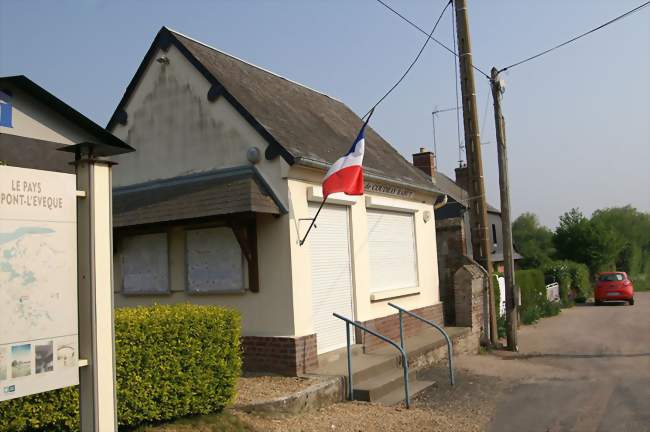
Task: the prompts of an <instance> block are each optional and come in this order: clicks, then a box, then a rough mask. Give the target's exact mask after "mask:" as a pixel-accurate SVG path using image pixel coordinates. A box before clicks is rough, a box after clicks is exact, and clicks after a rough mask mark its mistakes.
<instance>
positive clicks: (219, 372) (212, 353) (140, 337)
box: [0, 304, 241, 431]
mask: <svg viewBox="0 0 650 432" xmlns="http://www.w3.org/2000/svg"><path fill="white" fill-rule="evenodd" d="M239 337H240V318H239V315H238V314H237V312H235V311H231V310H228V309H224V308H220V307H216V306H197V305H189V304H181V305H174V306H152V307H138V308H127V309H117V310H116V311H115V354H116V368H117V371H116V372H117V401H118V404H117V405H118V406H117V408H118V420H119V424H120V425H122V426H133V425H137V424H141V423H144V422H149V421H161V420H170V419H173V418H178V417H182V416H186V415H194V414H207V413H212V412H219V411H221V410H222V409H223V408H224V407H225V406H227V405H228V404H229V403H231V402H232V400H233V398H234V396H235V384H236V381H237V377H238V376H239V375H240V372H241V357H240V347H239ZM78 413H79V411H78V396H77V392H76V389H72V388H68V389H62V390H57V391H53V392H48V393H42V394H39V395H34V396H30V397H26V398H20V399H15V400H12V401H8V402H2V403H0V430H10V431H26V430H48V431H51V430H52V431H57V430H75V429H76V428H77V424H78Z"/></svg>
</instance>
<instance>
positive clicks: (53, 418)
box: [0, 387, 79, 432]
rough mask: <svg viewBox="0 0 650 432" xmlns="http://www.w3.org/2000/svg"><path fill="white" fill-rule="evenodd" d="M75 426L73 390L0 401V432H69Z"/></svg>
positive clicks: (76, 398)
mask: <svg viewBox="0 0 650 432" xmlns="http://www.w3.org/2000/svg"><path fill="white" fill-rule="evenodd" d="M78 424H79V393H78V391H77V388H76V387H67V388H63V389H59V390H54V391H50V392H45V393H39V394H35V395H31V396H25V397H22V398H20V399H13V400H10V401H6V402H0V431H12V432H13V431H40V430H44V431H45V430H46V431H52V432H59V431H71V430H77V427H78Z"/></svg>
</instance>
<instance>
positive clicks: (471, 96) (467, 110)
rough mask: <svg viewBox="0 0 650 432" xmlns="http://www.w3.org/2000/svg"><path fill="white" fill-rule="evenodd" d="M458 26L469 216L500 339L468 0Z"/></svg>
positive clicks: (494, 337) (458, 0)
mask: <svg viewBox="0 0 650 432" xmlns="http://www.w3.org/2000/svg"><path fill="white" fill-rule="evenodd" d="M454 6H455V12H456V28H457V34H458V59H459V68H460V88H461V93H462V96H463V123H464V127H465V153H466V158H467V168H468V173H469V182H468V183H469V185H468V189H469V191H468V192H469V195H470V197H469V202H468V207H469V212H470V214H469V220H470V229H471V237H472V253H473V255H474V260H476V261H478V262H479V263H480V264H481V265H482V266H483V267H484V268H485V270H487V274H488V301H489V309H488V310H489V311H490V341H491V342H492V344H493V345H496V344H497V342H498V333H497V319H496V307H495V304H494V280H493V277H492V257H491V252H492V251H491V248H490V241H489V238H490V237H489V234H488V219H487V203H486V201H485V184H484V181H483V161H482V158H481V137H480V128H479V122H478V110H477V106H476V88H475V85H474V70H473V65H472V47H471V43H470V35H469V20H468V17H467V2H466V0H454Z"/></svg>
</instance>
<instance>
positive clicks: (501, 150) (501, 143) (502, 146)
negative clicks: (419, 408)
mask: <svg viewBox="0 0 650 432" xmlns="http://www.w3.org/2000/svg"><path fill="white" fill-rule="evenodd" d="M491 75H492V76H491V79H490V81H491V87H492V99H493V100H494V124H495V125H496V134H497V153H498V157H499V191H500V194H501V222H502V223H501V229H502V233H503V261H504V273H505V279H506V290H505V291H506V320H507V326H506V336H507V338H508V349H509V350H510V351H518V350H519V348H518V346H517V313H518V311H517V309H518V308H517V303H518V301H517V298H516V295H515V264H514V260H513V258H512V252H513V249H512V223H511V222H510V183H509V180H508V149H507V147H506V125H505V119H504V118H503V114H502V112H501V93H502V88H501V83H500V81H499V71H498V70H497V68H494V67H493V68H492V73H491Z"/></svg>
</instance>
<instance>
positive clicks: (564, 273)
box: [542, 261, 573, 307]
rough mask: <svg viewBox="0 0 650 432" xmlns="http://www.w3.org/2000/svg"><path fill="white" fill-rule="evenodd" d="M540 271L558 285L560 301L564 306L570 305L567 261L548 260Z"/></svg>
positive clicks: (569, 276)
mask: <svg viewBox="0 0 650 432" xmlns="http://www.w3.org/2000/svg"><path fill="white" fill-rule="evenodd" d="M542 272H543V273H544V275H546V276H550V277H552V278H553V279H554V280H555V281H556V282H557V283H558V284H559V285H560V301H561V302H562V305H564V306H565V307H566V306H570V305H571V301H572V300H573V299H572V296H571V295H570V294H571V285H572V277H571V270H570V264H569V261H550V262H548V263H546V265H545V266H544V267H542Z"/></svg>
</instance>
